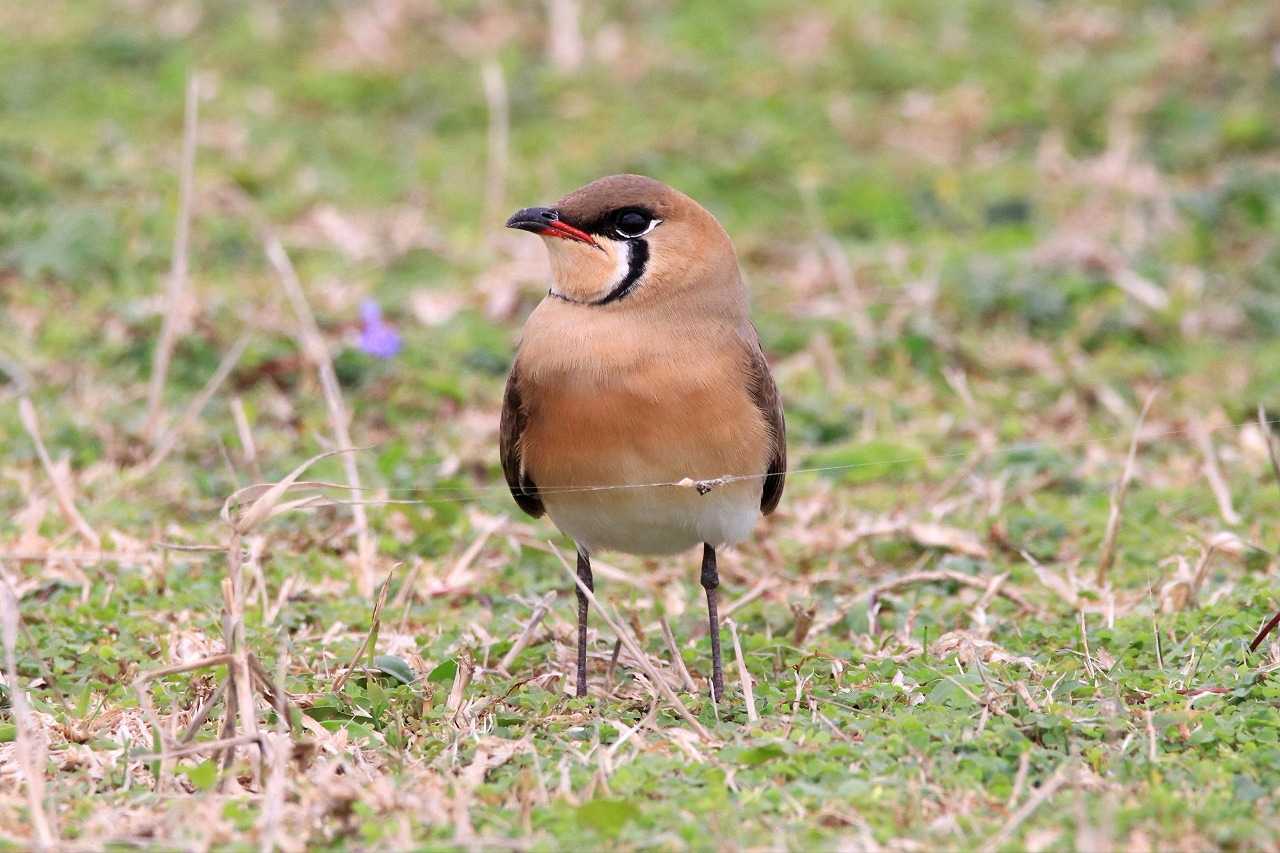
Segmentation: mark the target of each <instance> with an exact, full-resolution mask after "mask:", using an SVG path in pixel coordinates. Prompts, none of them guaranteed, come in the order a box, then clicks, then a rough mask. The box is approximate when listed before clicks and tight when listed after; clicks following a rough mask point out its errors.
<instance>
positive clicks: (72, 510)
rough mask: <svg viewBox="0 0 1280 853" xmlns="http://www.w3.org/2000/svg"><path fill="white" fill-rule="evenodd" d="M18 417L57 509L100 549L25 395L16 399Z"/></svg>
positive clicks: (96, 536)
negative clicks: (29, 440)
mask: <svg viewBox="0 0 1280 853" xmlns="http://www.w3.org/2000/svg"><path fill="white" fill-rule="evenodd" d="M18 417H19V419H20V420H21V421H22V427H23V429H25V430H26V431H27V435H28V436H29V437H30V438H31V443H32V444H34V445H35V448H36V455H37V456H38V457H39V458H40V464H41V465H42V466H44V472H45V474H47V475H48V477H49V483H50V484H51V485H52V486H53V495H54V497H55V498H56V499H57V501H58V509H60V510H61V511H62V515H63V516H64V517H65V518H66V519H67V522H68V523H69V524H71V526H72V527H74V528H75V529H76V532H77V533H79V534H80V537H81V538H82V539H84V540H85V542H87V543H88V544H89V547H91V548H93V549H94V550H95V551H99V550H101V549H102V538H101V537H100V536H98V533H97V531H95V530H94V529H93V528H92V527H90V526H89V522H87V521H85V520H84V516H82V515H81V514H80V510H78V509H76V501H75V496H74V495H73V494H72V493H71V484H70V483H69V482H67V480H68V478H67V477H65V476H63V475H62V474H61V473H59V471H58V468H57V466H55V465H54V464H53V459H51V458H50V457H49V450H48V448H46V447H45V446H44V438H43V437H41V435H40V420H39V418H37V417H36V408H35V406H33V405H31V400H29V399H28V398H26V397H23V398H22V399H21V400H19V401H18Z"/></svg>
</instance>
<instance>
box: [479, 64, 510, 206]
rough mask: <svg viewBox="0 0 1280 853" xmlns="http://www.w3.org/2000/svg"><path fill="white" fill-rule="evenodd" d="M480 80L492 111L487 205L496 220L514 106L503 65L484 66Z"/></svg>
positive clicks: (500, 199)
mask: <svg viewBox="0 0 1280 853" xmlns="http://www.w3.org/2000/svg"><path fill="white" fill-rule="evenodd" d="M480 80H481V83H482V84H483V85H484V100H485V103H486V104H487V105H488V108H489V136H488V142H489V159H488V163H487V164H486V170H485V184H484V190H485V191H484V203H485V210H486V211H488V214H487V216H488V218H489V219H496V218H497V217H498V216H499V215H500V214H501V210H502V199H503V196H504V195H505V194H506V189H507V162H508V158H509V154H508V152H509V150H510V147H511V141H510V136H511V118H510V114H511V107H510V99H509V98H508V96H507V81H506V78H505V77H503V75H502V66H501V65H499V64H498V63H497V61H496V60H492V59H490V60H488V61H486V62H485V63H484V65H483V66H481V68H480Z"/></svg>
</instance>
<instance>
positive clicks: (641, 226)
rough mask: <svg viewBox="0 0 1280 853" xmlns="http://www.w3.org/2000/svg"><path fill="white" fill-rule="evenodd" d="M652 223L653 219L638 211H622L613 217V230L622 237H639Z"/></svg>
mask: <svg viewBox="0 0 1280 853" xmlns="http://www.w3.org/2000/svg"><path fill="white" fill-rule="evenodd" d="M652 221H653V217H651V216H649V215H648V214H646V213H643V212H641V211H639V210H624V211H622V212H621V213H618V214H616V215H615V216H614V225H613V230H614V231H616V232H618V234H619V235H621V236H623V237H639V236H640V235H641V234H643V233H644V232H645V231H647V230H648V229H649V223H650V222H652Z"/></svg>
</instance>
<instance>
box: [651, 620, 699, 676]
mask: <svg viewBox="0 0 1280 853" xmlns="http://www.w3.org/2000/svg"><path fill="white" fill-rule="evenodd" d="M658 625H659V627H661V628H662V639H663V640H665V641H666V643H667V651H669V652H670V653H671V665H672V666H673V667H675V670H676V672H677V673H678V674H679V675H680V683H681V684H683V685H684V689H685V690H688V691H689V692H690V693H697V692H698V685H696V684H694V683H693V676H692V675H690V674H689V668H688V667H687V666H685V665H684V657H683V656H682V655H681V654H680V647H679V646H677V645H676V636H675V634H673V633H671V626H670V625H669V624H667V620H666V619H665V618H663V619H659V620H658Z"/></svg>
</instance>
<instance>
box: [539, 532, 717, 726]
mask: <svg viewBox="0 0 1280 853" xmlns="http://www.w3.org/2000/svg"><path fill="white" fill-rule="evenodd" d="M547 544H549V545H550V546H551V550H552V552H553V553H554V554H555V555H556V558H557V559H558V560H559V561H560V565H561V567H563V568H564V570H565V572H567V573H568V575H569V577H570V578H572V580H573V583H574V585H575V586H577V588H578V589H579V590H580V591H581V592H582V594H583V595H585V596H586V597H587V601H588V603H590V605H591V606H592V607H594V608H595V610H596V612H597V613H599V614H600V618H601V619H603V620H604V621H605V622H606V623H608V625H609V627H610V628H611V629H612V630H613V633H614V635H615V636H617V638H618V639H619V640H621V641H622V644H623V645H624V646H626V648H627V652H628V653H630V655H631V656H632V657H633V658H635V661H636V663H637V664H639V666H640V668H641V669H642V670H643V671H644V674H645V676H647V677H648V679H649V682H650V683H651V684H652V685H653V686H654V688H655V689H656V690H657V691H658V692H659V693H661V694H662V698H664V699H666V700H667V702H668V703H669V704H670V705H671V707H672V708H674V709H675V711H676V713H677V714H679V715H680V717H681V718H682V719H683V720H684V721H685V722H686V723H688V724H689V726H690V727H691V728H692V729H693V730H694V731H695V732H697V734H698V737H700V738H702V740H703V741H704V742H709V741H711V733H710V732H708V731H707V730H706V728H704V727H703V725H702V723H701V722H699V721H698V718H697V717H695V716H694V715H693V714H692V713H691V712H690V711H689V709H688V708H687V707H685V704H684V703H683V702H681V701H680V697H679V696H677V695H676V694H675V691H673V690H672V689H671V687H670V685H668V684H667V680H666V679H665V678H663V677H662V675H661V674H660V673H659V672H658V670H657V669H655V668H654V666H653V663H652V662H651V661H650V660H649V656H648V655H646V654H645V653H644V650H643V649H641V648H640V645H639V643H637V642H636V641H635V640H634V639H633V638H632V636H631V632H630V631H628V630H627V629H626V628H625V627H623V625H622V623H621V622H620V621H618V619H617V617H615V616H614V615H613V613H612V612H610V611H609V610H607V609H605V607H604V606H603V605H601V604H600V602H599V600H597V599H596V596H595V593H593V592H592V591H591V588H590V587H588V586H587V585H586V584H585V583H583V582H582V579H581V578H579V577H578V573H577V572H576V571H574V569H573V567H572V566H570V565H569V561H568V560H566V559H565V558H564V554H562V553H560V549H559V548H557V547H556V546H555V543H554V542H548V543H547Z"/></svg>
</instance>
